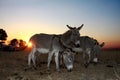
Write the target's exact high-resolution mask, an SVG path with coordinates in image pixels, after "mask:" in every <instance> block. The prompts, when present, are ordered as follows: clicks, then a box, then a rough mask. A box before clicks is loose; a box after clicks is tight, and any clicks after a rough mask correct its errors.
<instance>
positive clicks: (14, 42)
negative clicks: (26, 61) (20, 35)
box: [10, 39, 18, 47]
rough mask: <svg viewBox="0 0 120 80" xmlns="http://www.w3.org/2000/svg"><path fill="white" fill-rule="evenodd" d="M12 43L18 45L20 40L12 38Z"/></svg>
mask: <svg viewBox="0 0 120 80" xmlns="http://www.w3.org/2000/svg"><path fill="white" fill-rule="evenodd" d="M10 45H12V46H15V47H16V46H17V45H18V40H17V39H12V40H11V41H10Z"/></svg>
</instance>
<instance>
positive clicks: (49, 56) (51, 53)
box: [47, 51, 54, 71]
mask: <svg viewBox="0 0 120 80" xmlns="http://www.w3.org/2000/svg"><path fill="white" fill-rule="evenodd" d="M53 54H54V51H50V52H49V54H48V64H47V67H48V71H49V70H50V63H51V60H52V56H53Z"/></svg>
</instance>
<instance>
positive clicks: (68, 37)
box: [61, 24, 83, 46]
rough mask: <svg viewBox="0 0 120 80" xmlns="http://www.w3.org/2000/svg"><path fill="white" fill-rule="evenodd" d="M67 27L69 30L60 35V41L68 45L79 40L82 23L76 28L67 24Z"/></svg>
mask: <svg viewBox="0 0 120 80" xmlns="http://www.w3.org/2000/svg"><path fill="white" fill-rule="evenodd" d="M67 27H68V28H69V30H68V31H67V32H65V33H64V34H63V35H62V37H61V40H62V43H63V44H65V46H66V45H69V46H72V45H75V44H76V42H77V41H79V37H80V33H79V30H80V29H81V28H82V27H83V24H82V25H81V26H80V27H78V28H76V27H71V26H69V25H67Z"/></svg>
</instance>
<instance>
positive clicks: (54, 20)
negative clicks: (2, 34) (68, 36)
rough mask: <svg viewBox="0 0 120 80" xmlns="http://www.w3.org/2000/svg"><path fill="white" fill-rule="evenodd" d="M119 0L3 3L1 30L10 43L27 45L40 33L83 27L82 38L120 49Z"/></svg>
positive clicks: (16, 0) (5, 0)
mask: <svg viewBox="0 0 120 80" xmlns="http://www.w3.org/2000/svg"><path fill="white" fill-rule="evenodd" d="M119 8H120V1H119V0H60V1H58V0H0V10H1V14H0V17H1V18H0V28H2V29H4V30H5V31H6V32H7V34H8V38H7V40H8V41H9V40H12V39H14V38H17V39H23V40H25V41H26V42H28V41H29V38H30V37H31V36H32V35H34V34H37V33H46V34H62V33H64V32H65V31H67V30H68V28H67V27H66V25H70V26H72V27H79V26H80V25H81V24H84V26H83V28H82V29H81V30H80V34H81V36H89V37H93V38H94V39H97V40H98V42H99V43H102V42H105V46H104V48H120V36H119V34H120V31H119V30H120V23H119V21H120V10H119Z"/></svg>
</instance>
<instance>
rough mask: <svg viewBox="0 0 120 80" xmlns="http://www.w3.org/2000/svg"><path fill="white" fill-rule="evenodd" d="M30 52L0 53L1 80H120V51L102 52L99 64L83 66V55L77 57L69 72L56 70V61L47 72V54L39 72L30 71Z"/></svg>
mask: <svg viewBox="0 0 120 80" xmlns="http://www.w3.org/2000/svg"><path fill="white" fill-rule="evenodd" d="M29 52H30V50H29V49H26V50H24V51H18V52H17V51H16V52H2V51H0V80H120V51H115V50H114V51H102V52H101V54H99V63H98V64H97V65H93V64H90V65H89V67H88V68H85V67H84V65H83V59H82V55H81V53H80V54H77V55H76V56H75V63H74V69H73V70H72V71H71V72H68V71H67V70H66V69H65V68H61V72H57V71H56V70H55V63H54V61H53V62H52V64H51V70H50V71H49V72H48V71H47V54H46V55H39V62H40V64H41V65H39V64H38V67H37V70H35V69H34V68H32V69H28V65H27V58H28V54H29Z"/></svg>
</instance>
